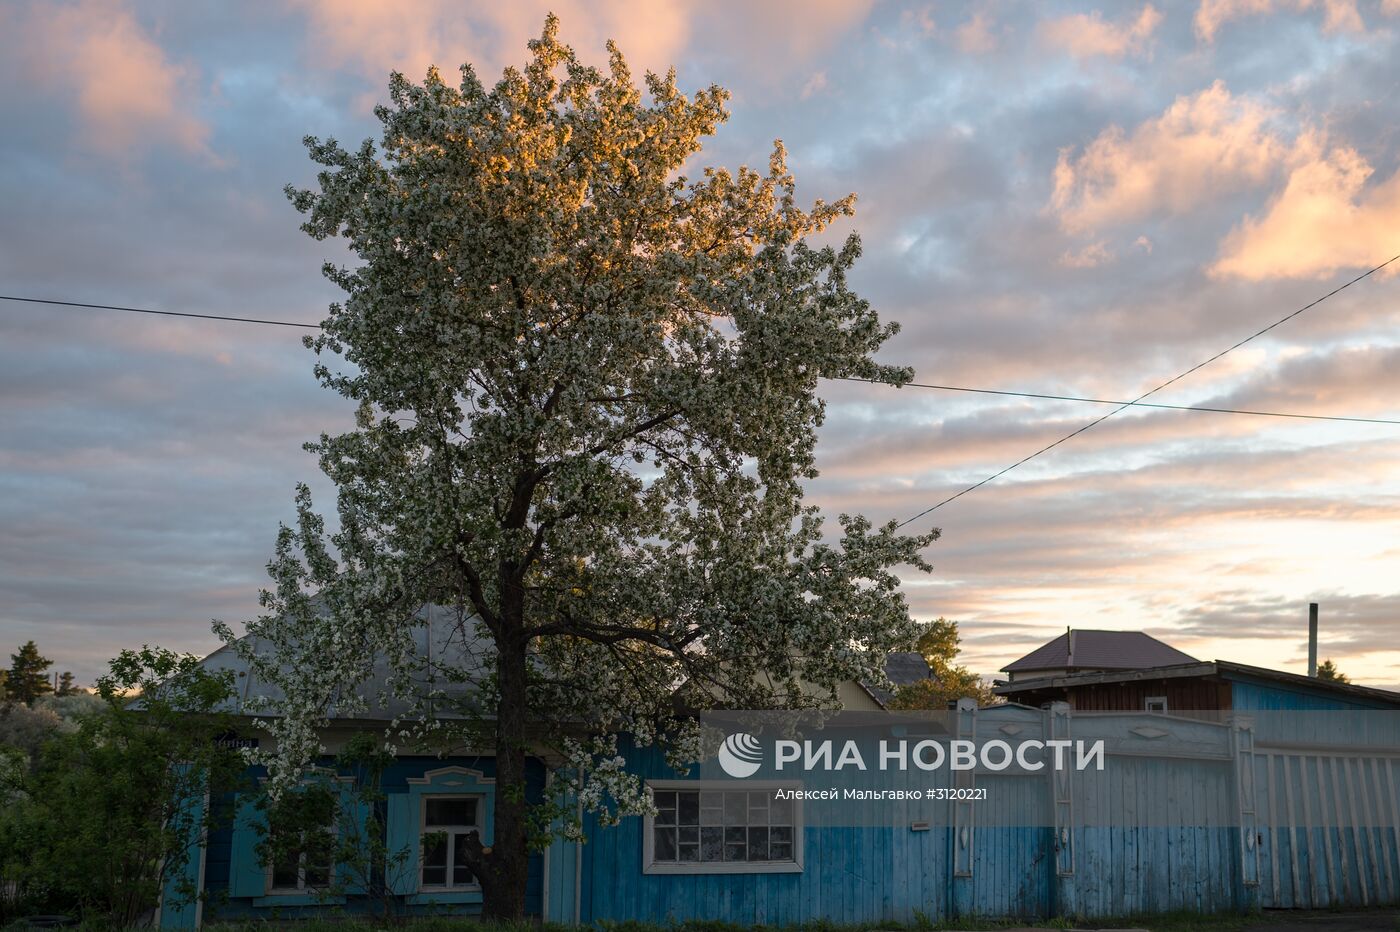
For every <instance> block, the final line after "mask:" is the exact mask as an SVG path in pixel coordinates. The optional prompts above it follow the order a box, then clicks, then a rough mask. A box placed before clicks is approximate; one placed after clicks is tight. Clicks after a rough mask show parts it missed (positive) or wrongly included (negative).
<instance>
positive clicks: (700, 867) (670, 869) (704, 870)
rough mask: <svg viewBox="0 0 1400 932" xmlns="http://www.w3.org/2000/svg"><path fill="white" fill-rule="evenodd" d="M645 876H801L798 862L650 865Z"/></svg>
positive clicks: (646, 868) (696, 862)
mask: <svg viewBox="0 0 1400 932" xmlns="http://www.w3.org/2000/svg"><path fill="white" fill-rule="evenodd" d="M642 873H643V874H800V873H802V865H801V864H798V863H797V862H796V861H768V862H759V861H710V862H705V861H687V862H686V863H684V864H648V865H647V866H646V867H643V868H642Z"/></svg>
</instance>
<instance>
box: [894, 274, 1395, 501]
mask: <svg viewBox="0 0 1400 932" xmlns="http://www.w3.org/2000/svg"><path fill="white" fill-rule="evenodd" d="M1396 259H1400V255H1394V256H1391V257H1390V258H1389V259H1387V260H1385V261H1384V262H1382V263H1381V264H1380V265H1378V266H1375V267H1374V268H1370V269H1367V270H1366V271H1365V272H1362V273H1361V274H1360V275H1358V276H1356V277H1355V278H1353V279H1352V280H1351V281H1348V282H1345V283H1343V284H1341V285H1338V286H1337V287H1336V288H1333V289H1332V290H1331V291H1329V292H1327V293H1326V294H1325V295H1323V296H1322V297H1320V298H1317V299H1316V300H1314V301H1310V302H1309V303H1307V304H1304V305H1303V306H1302V307H1300V308H1298V309H1297V310H1296V311H1293V312H1292V313H1291V314H1285V315H1284V316H1283V317H1280V318H1279V319H1278V320H1276V321H1274V322H1273V323H1271V324H1269V325H1268V326H1267V327H1264V328H1263V329H1261V330H1256V331H1255V332H1254V333H1251V334H1250V335H1249V336H1247V337H1245V338H1244V339H1243V340H1240V341H1239V342H1238V343H1235V344H1234V345H1233V346H1230V347H1227V348H1226V349H1223V350H1221V351H1220V352H1218V353H1216V354H1215V355H1214V356H1212V357H1210V358H1209V359H1206V360H1203V361H1201V362H1198V363H1196V364H1195V365H1194V366H1192V367H1191V368H1189V369H1187V370H1186V371H1185V372H1182V373H1179V374H1178V375H1174V376H1172V377H1171V378H1170V379H1167V380H1166V381H1165V382H1163V383H1162V384H1161V385H1158V386H1157V387H1156V388H1153V389H1149V390H1148V391H1145V392H1143V393H1142V394H1141V395H1138V396H1137V397H1136V398H1134V399H1133V400H1132V401H1128V402H1124V403H1123V404H1121V405H1119V406H1118V407H1116V408H1114V409H1113V410H1112V411H1110V412H1108V413H1107V414H1104V415H1102V416H1101V417H1098V418H1095V419H1094V420H1092V421H1090V422H1089V423H1087V424H1085V425H1084V426H1083V427H1080V428H1078V429H1077V430H1074V431H1071V432H1070V433H1068V434H1065V435H1064V436H1063V437H1061V438H1060V439H1059V440H1056V441H1055V442H1054V443H1050V444H1047V445H1045V446H1043V447H1041V448H1040V449H1039V450H1036V451H1035V452H1034V453H1032V454H1030V455H1029V456H1025V457H1022V458H1021V459H1019V460H1017V461H1016V462H1014V463H1012V464H1011V465H1010V466H1007V467H1005V468H1004V469H999V470H997V471H996V472H994V473H992V474H991V475H990V476H988V477H987V478H985V479H983V480H982V481H980V482H974V483H973V484H972V485H970V486H968V487H967V488H965V489H963V490H962V491H961V492H957V493H956V494H953V495H950V496H948V497H947V498H945V499H943V501H941V502H939V503H938V504H936V505H931V506H929V507H928V508H925V509H924V510H923V511H921V512H919V513H918V514H916V515H914V516H913V517H912V518H907V519H905V520H904V521H901V522H900V523H899V524H898V525H896V527H904V526H905V525H907V524H911V523H913V522H915V521H917V520H919V519H920V518H922V517H923V516H924V515H927V514H930V513H932V512H935V511H937V510H938V509H940V508H942V507H943V506H944V505H946V504H948V503H949V502H953V501H957V500H958V499H960V498H962V497H963V496H964V495H966V494H967V493H969V492H973V491H976V490H977V489H980V488H981V487H982V486H984V485H986V484H987V483H989V482H991V481H993V480H995V479H999V478H1001V477H1002V476H1004V475H1006V474H1007V473H1009V472H1011V470H1013V469H1015V468H1016V467H1018V466H1022V465H1024V464H1026V463H1029V462H1030V461H1031V460H1033V459H1035V458H1036V457H1037V456H1040V455H1041V454H1042V453H1048V452H1050V451H1051V450H1053V449H1055V448H1056V447H1058V446H1059V445H1060V444H1062V443H1064V442H1066V441H1068V440H1073V439H1074V438H1075V437H1078V436H1079V435H1080V434H1082V433H1084V432H1085V431H1086V430H1089V429H1090V428H1092V427H1096V426H1097V425H1099V424H1102V423H1103V422H1104V421H1106V420H1108V419H1109V418H1111V417H1113V415H1115V414H1117V413H1118V412H1120V411H1122V410H1124V409H1126V408H1130V407H1132V406H1133V405H1136V404H1137V403H1138V402H1140V401H1142V400H1143V399H1144V398H1146V397H1148V396H1149V395H1154V394H1156V393H1157V392H1160V391H1161V390H1162V389H1164V388H1166V387H1167V386H1169V385H1172V384H1174V383H1176V382H1179V381H1181V380H1182V379H1184V378H1186V377H1187V376H1188V375H1190V374H1191V373H1193V372H1195V371H1197V370H1199V369H1202V368H1204V367H1206V366H1208V365H1210V364H1211V363H1213V362H1215V361H1216V360H1217V359H1219V358H1220V357H1222V356H1224V355H1226V354H1227V353H1232V352H1234V351H1235V350H1237V349H1239V348H1240V347H1241V346H1244V345H1245V344H1246V343H1248V342H1249V341H1251V340H1254V339H1257V338H1259V337H1262V336H1263V335H1264V334H1266V333H1268V332H1269V331H1270V330H1273V329H1274V328H1275V327H1277V326H1279V325H1280V324H1283V323H1287V322H1288V321H1290V320H1292V319H1293V318H1295V317H1297V316H1298V315H1299V314H1301V313H1303V312H1304V311H1306V310H1308V309H1310V308H1314V307H1316V306H1317V305H1319V304H1321V303H1322V302H1323V301H1326V300H1327V299H1328V298H1330V297H1332V296H1333V295H1335V294H1337V293H1338V292H1341V291H1344V290H1346V289H1347V288H1350V287H1351V286H1352V285H1355V284H1356V283H1357V282H1359V281H1361V280H1362V279H1364V278H1369V277H1370V276H1372V275H1374V274H1375V273H1377V272H1379V271H1380V270H1381V269H1383V268H1385V267H1386V266H1387V265H1390V264H1391V263H1392V262H1394V261H1395V260H1396Z"/></svg>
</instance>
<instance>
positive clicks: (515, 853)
mask: <svg viewBox="0 0 1400 932" xmlns="http://www.w3.org/2000/svg"><path fill="white" fill-rule="evenodd" d="M521 627H523V625H522V626H521ZM515 630H516V631H518V630H520V629H519V628H515ZM517 640H518V641H519V643H516V641H517ZM498 642H499V643H498V645H497V650H498V654H497V677H498V683H499V688H500V706H499V707H498V709H497V712H496V802H495V809H494V810H493V812H494V816H495V823H496V824H495V837H494V838H493V839H492V844H491V853H490V855H489V856H488V857H487V858H486V861H487V864H488V865H489V872H490V878H489V883H483V884H482V891H481V892H482V900H483V904H482V905H483V914H484V917H485V918H487V919H495V920H507V921H516V920H520V919H523V918H524V917H525V886H526V882H527V880H528V874H529V833H528V822H527V815H528V809H527V807H528V804H527V801H526V799H525V750H526V748H525V726H526V720H527V709H526V644H525V641H524V639H523V638H518V639H517V638H514V637H509V636H508V637H504V638H500V639H498Z"/></svg>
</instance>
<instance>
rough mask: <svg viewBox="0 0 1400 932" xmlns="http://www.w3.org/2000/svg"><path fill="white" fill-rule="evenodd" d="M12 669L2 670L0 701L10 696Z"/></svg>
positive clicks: (0, 673)
mask: <svg viewBox="0 0 1400 932" xmlns="http://www.w3.org/2000/svg"><path fill="white" fill-rule="evenodd" d="M9 685H10V671H9V670H0V702H4V701H5V700H7V699H9V698H10V689H9Z"/></svg>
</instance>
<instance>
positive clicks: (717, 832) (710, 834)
mask: <svg viewBox="0 0 1400 932" xmlns="http://www.w3.org/2000/svg"><path fill="white" fill-rule="evenodd" d="M700 860H702V861H723V860H724V829H722V828H702V829H701V830H700Z"/></svg>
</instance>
